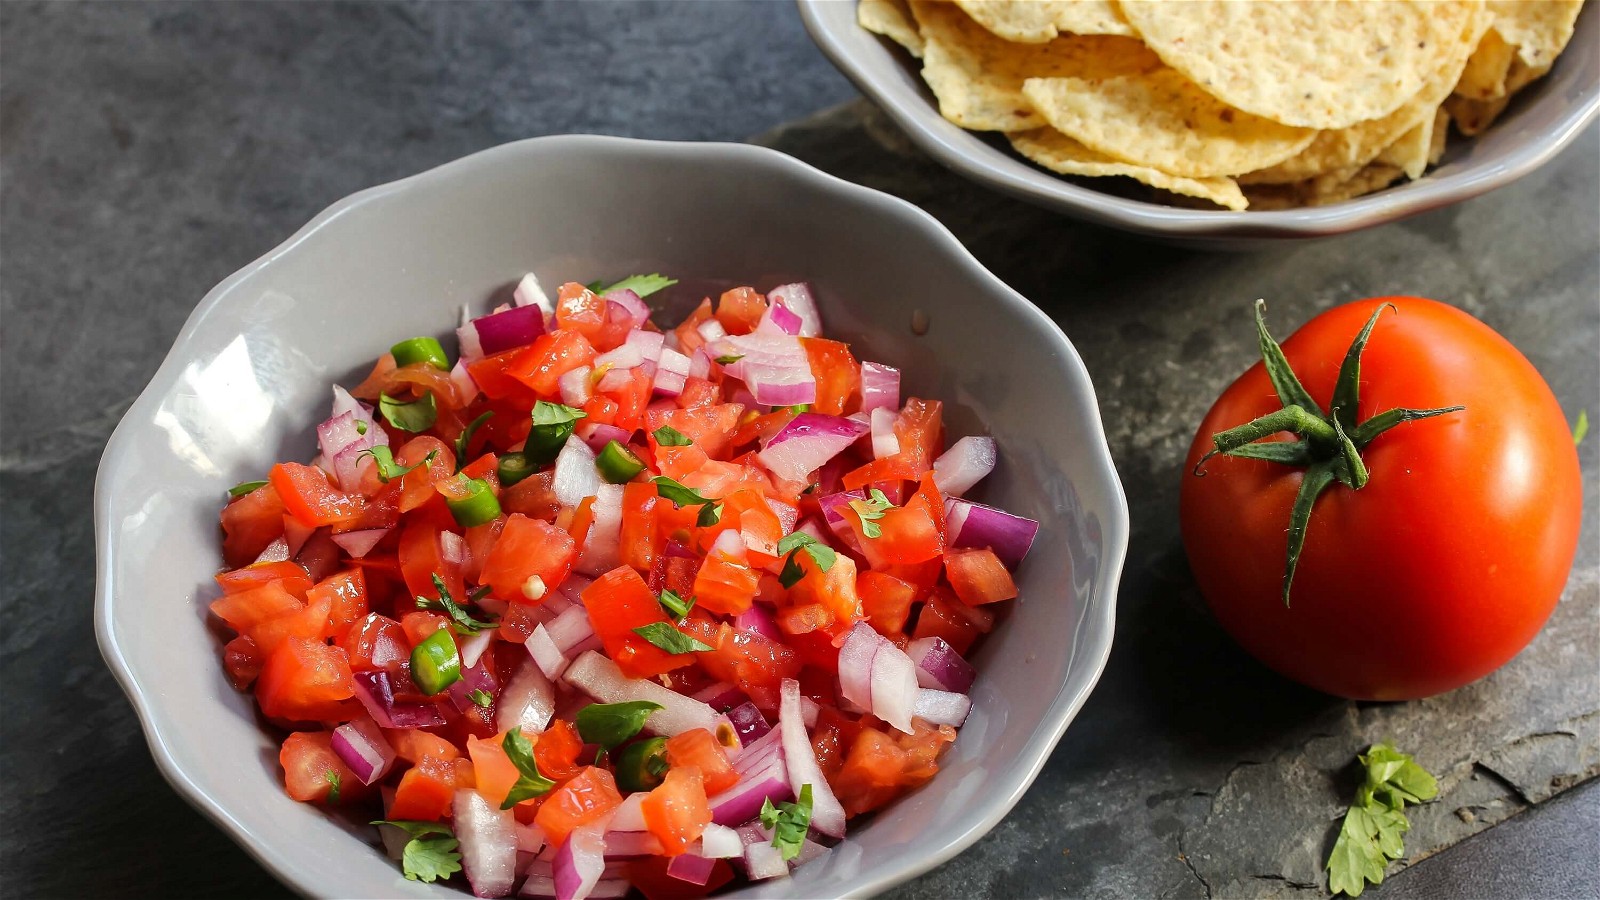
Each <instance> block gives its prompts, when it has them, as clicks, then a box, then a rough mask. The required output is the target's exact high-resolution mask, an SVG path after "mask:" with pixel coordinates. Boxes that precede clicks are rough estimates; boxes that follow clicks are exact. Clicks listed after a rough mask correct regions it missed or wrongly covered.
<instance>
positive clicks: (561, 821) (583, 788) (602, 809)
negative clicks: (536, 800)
mask: <svg viewBox="0 0 1600 900" xmlns="http://www.w3.org/2000/svg"><path fill="white" fill-rule="evenodd" d="M621 805H622V795H621V794H619V793H618V792H617V783H616V781H614V780H613V779H612V777H611V773H610V772H607V771H606V770H605V769H600V768H596V767H595V766H586V767H585V768H584V769H583V771H581V772H579V773H578V774H577V775H575V776H573V777H572V778H571V779H569V780H568V781H567V783H566V784H563V785H562V786H560V787H558V788H556V789H555V790H553V791H551V792H550V793H548V794H546V795H545V797H544V802H543V803H541V804H540V805H539V815H538V816H537V817H536V818H535V819H534V822H535V823H536V824H537V825H538V826H539V828H540V829H542V830H543V831H544V836H545V838H546V839H547V840H549V841H550V843H551V845H552V846H556V847H559V846H561V845H562V844H564V843H566V842H567V835H569V834H571V833H572V831H573V829H575V828H581V827H583V826H584V825H587V824H589V823H590V822H594V821H598V820H599V819H600V818H601V817H603V816H605V815H606V814H607V813H609V812H611V811H612V810H614V809H616V808H617V807H618V806H621Z"/></svg>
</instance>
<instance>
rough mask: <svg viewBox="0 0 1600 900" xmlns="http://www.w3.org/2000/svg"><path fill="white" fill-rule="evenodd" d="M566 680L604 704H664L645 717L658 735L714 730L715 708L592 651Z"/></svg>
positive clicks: (572, 668)
mask: <svg viewBox="0 0 1600 900" xmlns="http://www.w3.org/2000/svg"><path fill="white" fill-rule="evenodd" d="M567 683H568V684H570V685H572V686H573V687H576V688H578V689H579V690H581V691H583V692H584V693H586V694H588V695H589V696H591V697H593V698H595V699H596V700H599V701H601V702H602V703H621V702H623V701H625V700H649V701H652V702H654V703H659V704H661V707H662V708H661V709H658V710H656V711H655V712H653V713H651V714H650V718H648V719H646V720H645V727H646V728H648V729H649V730H650V731H651V732H653V733H655V734H660V735H666V736H669V737H670V736H672V735H675V734H681V733H683V732H685V731H689V730H690V729H693V728H704V729H706V730H707V731H712V732H713V733H715V731H714V729H715V728H716V726H717V718H718V717H717V711H716V710H714V709H712V708H711V707H709V706H707V705H706V704H704V703H701V702H700V701H698V700H695V699H692V698H690V697H685V696H684V695H682V694H680V693H678V692H677V691H674V690H670V689H668V688H664V687H662V686H661V685H659V684H657V683H655V682H654V681H644V680H635V679H632V678H629V677H627V676H626V675H623V674H622V670H621V669H618V668H617V665H616V663H613V662H612V661H611V660H609V659H606V658H605V657H604V656H603V655H601V654H599V653H596V652H595V651H593V650H590V651H588V652H586V653H584V654H583V655H582V656H579V657H578V658H577V659H575V660H573V662H572V665H570V666H568V667H567ZM797 721H798V720H797ZM801 730H802V731H804V725H801ZM814 761H815V759H814V758H813V762H814Z"/></svg>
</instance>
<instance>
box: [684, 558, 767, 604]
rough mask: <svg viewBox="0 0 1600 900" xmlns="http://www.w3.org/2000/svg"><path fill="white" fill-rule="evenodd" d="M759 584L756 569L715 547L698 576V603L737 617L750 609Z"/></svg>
mask: <svg viewBox="0 0 1600 900" xmlns="http://www.w3.org/2000/svg"><path fill="white" fill-rule="evenodd" d="M759 586H760V578H759V576H758V575H757V574H756V572H755V570H753V569H751V568H750V567H749V566H747V565H744V564H743V563H741V562H739V561H737V560H734V559H731V558H729V557H728V556H727V555H725V554H723V553H722V552H721V551H720V550H713V551H711V553H710V555H708V556H707V557H706V558H705V561H704V562H702V563H701V564H700V571H699V572H698V573H697V574H696V575H695V578H694V597H695V602H696V603H698V604H699V605H700V606H701V607H703V608H705V609H708V610H710V611H712V612H719V613H723V614H725V615H730V616H735V615H738V614H739V613H742V612H744V611H745V610H747V609H749V608H750V603H751V601H753V600H754V599H755V596H756V590H757V588H758V587H759Z"/></svg>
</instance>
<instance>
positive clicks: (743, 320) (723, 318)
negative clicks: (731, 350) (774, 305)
mask: <svg viewBox="0 0 1600 900" xmlns="http://www.w3.org/2000/svg"><path fill="white" fill-rule="evenodd" d="M766 312H767V298H766V297H763V296H761V293H760V292H759V291H757V290H756V289H755V288H749V287H736V288H734V289H733V290H731V291H725V292H723V294H722V296H721V297H718V298H717V321H718V322H721V323H722V327H723V329H724V330H726V331H727V332H728V333H729V334H749V333H750V332H752V331H755V330H756V326H757V325H759V324H761V317H762V316H763V315H766Z"/></svg>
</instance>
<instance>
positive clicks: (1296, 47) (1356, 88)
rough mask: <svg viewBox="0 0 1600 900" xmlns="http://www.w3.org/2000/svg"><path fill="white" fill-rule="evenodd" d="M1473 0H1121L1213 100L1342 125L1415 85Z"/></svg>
mask: <svg viewBox="0 0 1600 900" xmlns="http://www.w3.org/2000/svg"><path fill="white" fill-rule="evenodd" d="M1481 8H1482V7H1481V2H1479V0H1438V2H1431V3H1409V2H1402V0H1373V2H1362V0H1319V2H1315V3H1309V2H1307V3H1302V2H1293V0H1289V2H1275V3H1268V2H1248V0H1187V2H1181V3H1171V2H1161V0H1123V2H1122V13H1123V15H1124V16H1125V17H1126V18H1127V19H1128V23H1129V24H1131V25H1132V26H1133V28H1134V30H1135V31H1137V32H1138V33H1139V34H1140V35H1141V36H1142V37H1143V38H1144V41H1145V43H1146V44H1148V45H1149V46H1150V48H1151V49H1152V50H1154V51H1155V52H1156V53H1157V54H1158V55H1159V56H1160V57H1161V58H1162V59H1163V60H1164V61H1165V62H1166V63H1167V64H1168V65H1170V66H1172V67H1173V68H1175V69H1177V70H1178V71H1180V72H1182V73H1184V74H1185V75H1187V76H1189V78H1190V79H1191V80H1193V81H1194V82H1195V83H1196V84H1198V85H1200V87H1201V88H1203V89H1205V90H1206V91H1207V92H1208V93H1210V94H1212V95H1213V96H1215V97H1217V98H1218V99H1220V100H1222V101H1224V102H1226V103H1228V104H1230V105H1232V106H1234V107H1237V108H1239V109H1242V110H1244V111H1246V112H1249V113H1254V114H1255V115H1258V116H1262V117H1264V118H1268V119H1272V120H1273V121H1276V122H1281V123H1283V124H1286V125H1295V126H1299V127H1303V128H1322V129H1332V128H1347V127H1349V126H1351V125H1354V124H1356V123H1357V122H1361V121H1365V120H1367V119H1376V118H1380V117H1383V116H1387V115H1388V114H1390V113H1392V112H1394V111H1395V110H1396V109H1398V108H1399V107H1400V106H1401V104H1403V103H1405V101H1406V100H1407V99H1409V98H1411V97H1413V96H1415V95H1416V94H1417V92H1418V91H1420V90H1422V87H1423V85H1424V84H1425V83H1426V82H1427V81H1428V78H1429V76H1431V75H1432V74H1434V73H1435V72H1436V71H1438V69H1439V68H1440V65H1439V58H1440V48H1441V47H1449V46H1451V45H1452V44H1453V41H1454V39H1455V38H1456V36H1457V35H1459V34H1460V33H1461V32H1462V30H1463V28H1464V26H1465V25H1466V24H1467V23H1468V21H1469V20H1473V19H1475V18H1476V17H1477V16H1478V14H1479V12H1480V10H1481Z"/></svg>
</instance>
